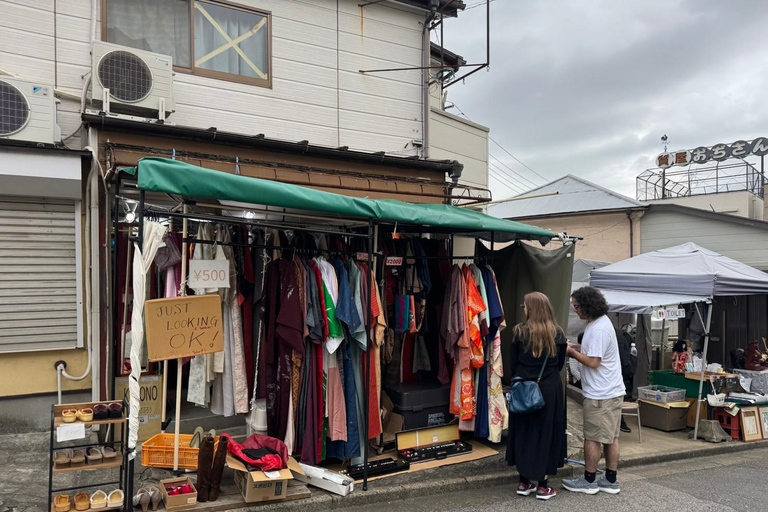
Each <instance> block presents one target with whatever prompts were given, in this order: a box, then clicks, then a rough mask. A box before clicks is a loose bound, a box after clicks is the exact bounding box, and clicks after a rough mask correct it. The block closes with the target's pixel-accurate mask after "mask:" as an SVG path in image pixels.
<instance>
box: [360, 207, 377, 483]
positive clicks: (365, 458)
mask: <svg viewBox="0 0 768 512" xmlns="http://www.w3.org/2000/svg"><path fill="white" fill-rule="evenodd" d="M373 231H374V222H373V221H370V222H369V223H368V287H369V290H370V291H369V292H368V322H369V323H371V324H372V325H374V328H373V329H370V328H369V326H368V325H367V324H366V326H365V329H366V331H367V335H368V343H367V345H366V347H365V376H364V378H365V384H364V385H363V389H364V390H365V391H364V392H365V396H364V397H363V398H364V402H365V411H364V413H363V418H364V419H365V447H364V449H363V490H364V491H367V490H368V445H369V439H368V435H369V432H370V429H371V425H370V418H371V413H370V392H371V391H370V385H371V346H372V344H373V343H376V340H375V336H376V334H375V332H376V331H375V329H376V327H375V323H374V322H372V320H373V318H372V317H373V304H372V303H371V297H372V295H371V292H372V291H373V280H374V273H373V264H374V261H373ZM363 323H364V324H365V322H363Z"/></svg>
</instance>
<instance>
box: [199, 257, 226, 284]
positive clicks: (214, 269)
mask: <svg viewBox="0 0 768 512" xmlns="http://www.w3.org/2000/svg"><path fill="white" fill-rule="evenodd" d="M189 287H190V288H229V260H190V261H189Z"/></svg>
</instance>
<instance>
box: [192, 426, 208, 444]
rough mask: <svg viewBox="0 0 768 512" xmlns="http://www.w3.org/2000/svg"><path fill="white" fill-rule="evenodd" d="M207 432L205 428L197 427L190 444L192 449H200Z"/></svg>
mask: <svg viewBox="0 0 768 512" xmlns="http://www.w3.org/2000/svg"><path fill="white" fill-rule="evenodd" d="M204 434H205V431H204V430H203V427H197V428H196V429H195V432H194V434H192V440H191V441H190V442H189V447H190V448H200V443H201V442H202V441H203V435H204Z"/></svg>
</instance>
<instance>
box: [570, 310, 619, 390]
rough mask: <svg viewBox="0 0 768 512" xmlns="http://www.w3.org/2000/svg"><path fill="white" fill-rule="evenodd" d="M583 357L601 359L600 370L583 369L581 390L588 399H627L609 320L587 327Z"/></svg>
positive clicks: (611, 325) (598, 368)
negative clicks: (623, 397) (621, 397)
mask: <svg viewBox="0 0 768 512" xmlns="http://www.w3.org/2000/svg"><path fill="white" fill-rule="evenodd" d="M581 353H582V354H584V355H585V356H588V357H599V358H601V361H600V366H598V367H597V368H589V367H588V366H586V365H584V366H583V367H582V369H581V389H582V390H583V391H584V396H585V397H586V398H589V399H592V400H609V399H611V398H617V397H620V396H624V394H625V393H626V388H625V387H624V380H623V379H622V377H621V360H620V359H619V343H618V341H617V340H616V331H615V330H614V328H613V324H612V323H611V321H610V320H609V319H608V317H607V316H605V315H603V316H601V317H600V318H598V319H597V320H594V321H592V322H590V323H588V324H587V328H586V329H585V330H584V339H583V340H582V342H581Z"/></svg>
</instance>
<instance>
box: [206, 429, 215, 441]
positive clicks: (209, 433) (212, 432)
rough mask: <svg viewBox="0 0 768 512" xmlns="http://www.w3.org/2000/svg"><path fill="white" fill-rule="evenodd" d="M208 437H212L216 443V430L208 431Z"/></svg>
mask: <svg viewBox="0 0 768 512" xmlns="http://www.w3.org/2000/svg"><path fill="white" fill-rule="evenodd" d="M208 435H209V436H211V437H212V438H213V439H214V441H215V440H216V429H215V428H212V429H211V430H209V431H208Z"/></svg>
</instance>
